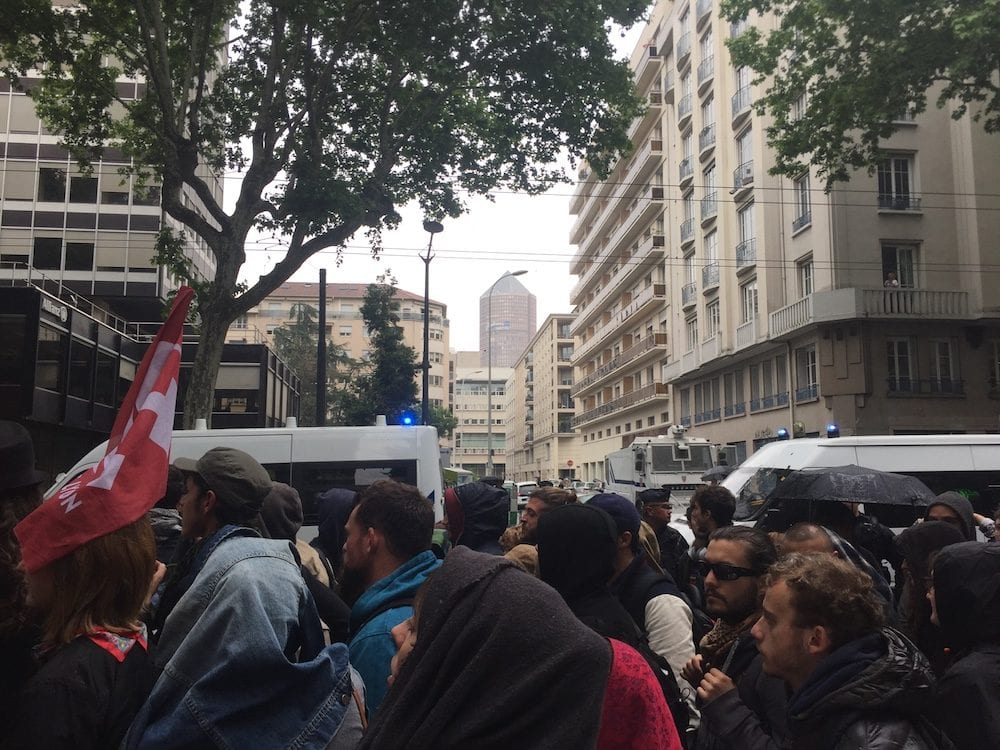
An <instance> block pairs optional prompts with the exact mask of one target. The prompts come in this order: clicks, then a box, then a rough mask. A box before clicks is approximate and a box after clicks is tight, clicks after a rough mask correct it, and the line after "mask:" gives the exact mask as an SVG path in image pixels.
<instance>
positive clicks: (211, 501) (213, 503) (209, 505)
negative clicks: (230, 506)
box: [198, 490, 219, 515]
mask: <svg viewBox="0 0 1000 750" xmlns="http://www.w3.org/2000/svg"><path fill="white" fill-rule="evenodd" d="M198 501H199V502H200V503H201V510H202V512H203V513H204V514H205V515H208V514H209V513H215V509H216V507H217V506H218V504H219V496H218V495H216V494H215V491H214V490H206V491H205V492H203V493H202V495H201V497H200V498H199V500H198Z"/></svg>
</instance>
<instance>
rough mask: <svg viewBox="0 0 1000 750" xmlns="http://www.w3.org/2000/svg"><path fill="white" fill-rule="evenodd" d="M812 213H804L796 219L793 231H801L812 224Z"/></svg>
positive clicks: (793, 222)
mask: <svg viewBox="0 0 1000 750" xmlns="http://www.w3.org/2000/svg"><path fill="white" fill-rule="evenodd" d="M812 220H813V218H812V211H804V212H803V213H801V214H800V215H799V216H797V217H796V218H795V219H793V220H792V231H793V232H797V231H799V230H800V229H802V228H804V227H807V226H809V225H810V224H812Z"/></svg>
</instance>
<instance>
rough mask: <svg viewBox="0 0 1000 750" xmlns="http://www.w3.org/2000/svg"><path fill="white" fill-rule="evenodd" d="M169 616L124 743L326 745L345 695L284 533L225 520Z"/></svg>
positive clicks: (337, 660)
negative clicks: (152, 677)
mask: <svg viewBox="0 0 1000 750" xmlns="http://www.w3.org/2000/svg"><path fill="white" fill-rule="evenodd" d="M205 547H206V550H208V553H207V556H206V557H205V558H204V560H203V561H202V562H203V565H202V567H201V570H200V571H199V572H198V574H197V576H196V578H195V580H194V582H193V583H192V585H191V587H190V588H189V589H188V590H187V592H185V594H184V595H183V596H182V597H181V599H180V601H178V603H177V605H176V606H175V607H174V609H173V611H172V612H171V613H170V616H169V617H168V618H167V620H166V623H165V624H164V627H163V633H162V635H161V637H160V643H159V644H158V649H157V653H156V654H154V660H155V662H156V664H157V665H158V666H160V667H162V669H163V671H162V673H161V674H160V677H159V679H158V680H157V682H156V684H155V685H154V687H153V691H152V693H151V694H150V696H149V699H148V700H147V701H146V704H145V705H144V706H143V708H142V709H141V710H140V712H139V714H138V715H137V716H136V719H135V721H134V722H133V724H132V727H131V728H130V729H129V733H128V736H127V737H126V738H125V741H124V743H123V747H124V748H142V749H143V750H158V749H159V748H202V747H205V748H208V747H231V748H250V747H260V748H302V749H306V748H324V747H326V745H327V743H328V742H329V741H330V738H331V737H333V736H334V734H335V733H336V731H337V729H338V727H339V726H340V724H341V722H342V721H343V718H344V714H345V712H346V710H347V706H348V704H349V703H350V701H351V699H352V696H351V679H350V672H349V667H348V652H347V648H346V647H345V646H344V645H343V644H334V645H332V646H324V645H323V634H322V629H321V625H320V621H319V616H318V615H317V613H316V605H315V604H314V602H313V600H312V597H311V596H310V594H309V591H308V589H307V588H306V585H305V581H304V580H303V578H302V573H301V571H300V569H299V565H298V562H297V561H296V559H295V557H294V555H293V554H292V550H291V545H290V544H289V543H288V542H285V541H277V540H270V539H261V538H260V537H258V536H257V535H256V534H255V533H254V532H253V531H251V530H249V529H244V528H238V527H233V526H227V527H225V528H223V529H220V530H219V531H218V532H216V534H215V535H213V537H212V538H211V539H209V540H208V541H207V542H206V545H205Z"/></svg>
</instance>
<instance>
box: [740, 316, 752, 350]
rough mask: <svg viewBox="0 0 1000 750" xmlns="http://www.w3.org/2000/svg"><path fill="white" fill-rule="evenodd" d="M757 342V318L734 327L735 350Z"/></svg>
mask: <svg viewBox="0 0 1000 750" xmlns="http://www.w3.org/2000/svg"><path fill="white" fill-rule="evenodd" d="M756 341H757V318H753V319H752V320H748V321H747V322H746V323H742V324H740V325H738V326H736V348H737V349H742V348H743V347H746V346H750V345H751V344H753V343H756Z"/></svg>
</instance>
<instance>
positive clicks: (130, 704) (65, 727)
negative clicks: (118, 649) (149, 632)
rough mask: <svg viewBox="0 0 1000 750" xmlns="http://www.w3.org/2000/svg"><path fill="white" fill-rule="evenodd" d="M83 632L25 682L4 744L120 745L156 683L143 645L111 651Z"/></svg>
mask: <svg viewBox="0 0 1000 750" xmlns="http://www.w3.org/2000/svg"><path fill="white" fill-rule="evenodd" d="M106 646H107V644H106V645H105V646H98V645H96V644H95V643H94V642H93V641H92V640H91V639H90V638H88V637H86V636H81V637H79V638H77V639H75V640H73V641H71V642H70V643H68V644H66V645H65V646H63V647H61V648H60V649H58V650H57V651H55V652H54V653H53V654H52V656H51V657H50V658H49V659H48V660H47V661H46V662H45V663H44V664H43V665H42V666H41V668H40V669H39V671H38V673H37V674H35V676H34V677H32V678H31V680H29V681H28V684H27V685H26V686H25V689H24V692H23V693H22V694H21V698H20V701H19V704H18V715H17V720H16V723H15V726H14V729H13V731H12V733H11V735H10V736H9V737H8V738H7V741H6V742H5V743H3V747H4V748H9V749H10V750H14V749H15V748H18V749H20V748H31V747H38V748H46V750H62V749H63V748H65V749H66V750H69V749H70V748H72V749H73V750H86V748H93V749H94V750H98V749H100V750H103V749H104V748H116V747H118V745H119V743H120V742H121V740H122V738H123V737H124V736H125V732H126V731H127V730H128V727H129V724H131V723H132V719H133V718H134V717H135V715H136V713H137V712H138V711H139V708H140V707H141V706H142V704H143V702H144V701H145V700H146V696H147V695H149V691H150V689H151V688H152V686H153V666H152V663H151V660H150V658H149V655H148V653H147V652H146V649H145V648H144V646H142V645H139V644H138V643H134V645H131V647H130V648H129V649H128V651H127V653H124V654H119V656H120V657H121V661H119V660H118V657H116V656H114V655H112V653H111V652H110V651H109V650H107V648H106Z"/></svg>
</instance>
